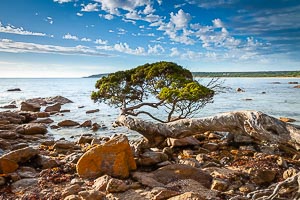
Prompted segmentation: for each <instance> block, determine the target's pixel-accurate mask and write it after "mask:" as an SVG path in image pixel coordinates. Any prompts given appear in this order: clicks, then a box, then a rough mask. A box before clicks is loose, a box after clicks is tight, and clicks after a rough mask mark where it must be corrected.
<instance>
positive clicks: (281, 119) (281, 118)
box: [279, 117, 296, 122]
mask: <svg viewBox="0 0 300 200" xmlns="http://www.w3.org/2000/svg"><path fill="white" fill-rule="evenodd" d="M279 120H280V121H283V122H295V121H296V120H295V119H292V118H288V117H279Z"/></svg>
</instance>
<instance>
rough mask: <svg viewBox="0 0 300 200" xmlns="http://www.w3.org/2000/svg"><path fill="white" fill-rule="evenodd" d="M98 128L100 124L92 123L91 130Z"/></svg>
mask: <svg viewBox="0 0 300 200" xmlns="http://www.w3.org/2000/svg"><path fill="white" fill-rule="evenodd" d="M99 128H101V126H100V125H99V124H97V123H93V125H92V130H93V131H98V130H99Z"/></svg>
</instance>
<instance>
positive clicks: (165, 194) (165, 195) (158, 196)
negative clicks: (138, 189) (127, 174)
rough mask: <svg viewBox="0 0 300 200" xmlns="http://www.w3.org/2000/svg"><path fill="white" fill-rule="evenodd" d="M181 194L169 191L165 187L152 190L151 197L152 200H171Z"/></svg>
mask: <svg viewBox="0 0 300 200" xmlns="http://www.w3.org/2000/svg"><path fill="white" fill-rule="evenodd" d="M179 194H180V193H179V192H178V191H174V190H169V189H166V188H164V187H156V188H153V189H152V190H151V195H152V198H151V199H153V200H163V199H169V198H171V197H174V196H176V195H179Z"/></svg>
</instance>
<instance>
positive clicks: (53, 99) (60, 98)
mask: <svg viewBox="0 0 300 200" xmlns="http://www.w3.org/2000/svg"><path fill="white" fill-rule="evenodd" d="M45 100H46V101H47V102H48V103H60V104H62V105H63V104H66V103H73V101H71V100H70V99H68V98H66V97H63V96H55V97H48V98H45Z"/></svg>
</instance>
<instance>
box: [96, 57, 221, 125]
mask: <svg viewBox="0 0 300 200" xmlns="http://www.w3.org/2000/svg"><path fill="white" fill-rule="evenodd" d="M211 83H215V82H210V86H211V88H214V87H215V84H214V85H213V84H211ZM96 88H97V89H98V91H95V92H93V93H92V96H91V97H92V99H93V100H95V101H99V102H104V103H106V104H108V105H111V106H114V107H117V108H120V109H121V115H131V116H138V115H140V114H145V115H148V116H149V117H151V118H152V119H154V120H157V121H159V122H162V123H166V122H172V121H176V120H179V119H184V118H187V117H190V116H192V115H193V114H195V113H197V112H199V111H200V110H201V108H202V107H203V106H205V105H206V104H207V103H210V102H212V100H213V96H214V94H215V92H214V91H213V90H212V89H211V88H208V87H206V86H203V85H201V84H200V83H199V82H198V81H196V80H194V79H193V75H192V73H191V72H190V71H189V70H187V69H184V68H183V67H181V66H179V65H177V64H175V63H173V62H165V61H162V62H156V63H152V64H145V65H142V66H138V67H136V68H133V69H131V70H126V71H118V72H115V73H112V74H109V75H108V76H106V77H102V78H101V79H100V80H98V81H97V83H96ZM150 108H152V109H160V110H161V111H162V110H164V111H165V113H166V119H162V118H161V117H158V116H155V115H153V114H152V113H151V111H150Z"/></svg>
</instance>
